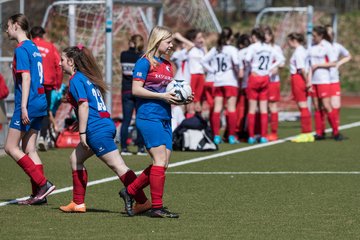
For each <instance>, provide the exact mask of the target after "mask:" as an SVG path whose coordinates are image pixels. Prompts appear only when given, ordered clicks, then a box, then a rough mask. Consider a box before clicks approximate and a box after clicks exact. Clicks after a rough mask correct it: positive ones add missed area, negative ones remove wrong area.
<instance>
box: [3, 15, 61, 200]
mask: <svg viewBox="0 0 360 240" xmlns="http://www.w3.org/2000/svg"><path fill="white" fill-rule="evenodd" d="M29 31H30V27H29V21H28V19H27V18H26V16H25V15H23V14H16V15H13V16H11V17H10V18H9V19H8V21H7V27H6V33H7V34H8V36H9V39H10V40H15V41H16V42H17V43H18V45H17V47H16V48H15V51H14V60H13V65H12V66H13V77H14V82H15V84H14V85H15V107H14V113H13V116H12V118H11V121H10V126H9V132H8V135H7V138H6V142H5V152H6V153H7V154H8V155H9V156H11V157H12V158H13V159H14V160H15V161H16V162H17V164H19V166H20V167H21V168H22V169H23V170H24V172H25V173H26V174H27V175H28V176H29V177H30V179H31V184H32V195H31V196H30V197H29V198H28V199H26V200H24V201H19V202H18V203H19V204H29V205H37V204H43V203H46V202H47V200H46V196H47V195H49V194H50V193H51V192H52V191H53V190H54V189H55V186H54V185H53V184H52V183H51V182H49V181H48V180H47V179H46V178H45V176H44V170H43V165H42V162H41V160H40V157H39V155H38V153H37V152H36V139H37V134H38V131H39V130H40V128H41V121H42V119H43V117H44V116H46V115H47V112H46V109H47V103H46V97H45V90H44V87H43V83H44V72H43V67H42V60H41V54H40V52H39V50H38V48H37V47H36V46H35V44H34V43H33V42H32V41H30V40H29V37H30V34H29ZM20 142H21V149H19V144H20Z"/></svg>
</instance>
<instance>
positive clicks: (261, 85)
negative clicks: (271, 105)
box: [245, 28, 282, 144]
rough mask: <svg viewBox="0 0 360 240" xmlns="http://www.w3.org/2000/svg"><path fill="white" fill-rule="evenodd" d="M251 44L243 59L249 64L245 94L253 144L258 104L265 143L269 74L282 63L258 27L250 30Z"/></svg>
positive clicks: (262, 141) (273, 72)
mask: <svg viewBox="0 0 360 240" xmlns="http://www.w3.org/2000/svg"><path fill="white" fill-rule="evenodd" d="M251 39H252V42H253V44H251V45H250V46H249V47H248V51H247V53H246V57H245V61H246V62H248V63H249V64H250V66H251V74H250V77H249V82H248V90H247V95H248V99H249V114H248V128H249V138H248V143H249V144H254V143H255V142H256V139H255V113H256V109H257V107H258V105H259V109H260V126H261V137H260V143H267V142H268V139H267V128H268V95H269V81H270V78H269V76H270V75H271V74H275V72H276V68H277V67H278V66H279V65H280V64H281V63H282V59H281V56H279V54H277V52H275V51H274V49H273V48H272V47H271V46H270V45H269V44H267V43H265V33H264V31H263V30H262V29H260V28H254V29H253V30H252V31H251Z"/></svg>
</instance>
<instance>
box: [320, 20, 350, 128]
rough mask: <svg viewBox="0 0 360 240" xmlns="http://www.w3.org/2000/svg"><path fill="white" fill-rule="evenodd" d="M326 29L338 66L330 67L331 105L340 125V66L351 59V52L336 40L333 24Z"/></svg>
mask: <svg viewBox="0 0 360 240" xmlns="http://www.w3.org/2000/svg"><path fill="white" fill-rule="evenodd" d="M326 30H327V33H328V35H329V36H330V39H331V41H330V43H331V45H332V47H333V52H334V55H335V61H336V67H332V68H330V75H331V77H330V81H331V83H330V88H331V97H330V98H331V106H332V107H333V111H334V112H335V115H336V122H337V123H338V125H340V107H341V85H340V74H339V68H340V66H342V65H343V64H345V63H347V62H348V61H350V60H351V54H350V53H349V51H348V50H347V49H346V48H345V47H344V46H343V45H341V44H340V43H337V42H335V41H334V31H333V29H332V27H331V26H329V25H328V26H326Z"/></svg>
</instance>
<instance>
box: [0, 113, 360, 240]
mask: <svg viewBox="0 0 360 240" xmlns="http://www.w3.org/2000/svg"><path fill="white" fill-rule="evenodd" d="M359 121H360V109H344V110H342V125H347V124H351V123H357V125H356V124H353V125H348V127H349V128H348V129H345V130H342V133H343V134H344V135H345V136H346V137H347V139H346V140H344V141H343V142H335V141H334V140H332V139H327V140H325V141H319V142H315V143H305V144H295V143H290V142H288V141H282V140H280V141H278V142H275V143H270V144H266V145H255V146H251V147H250V145H248V144H245V143H241V144H239V145H228V144H222V145H220V151H218V152H208V153H198V152H174V154H173V157H172V163H174V164H172V165H171V167H170V168H169V169H168V172H167V181H166V187H165V196H164V202H165V206H168V207H169V209H171V210H172V211H174V212H177V213H179V214H180V218H179V219H153V218H150V217H148V215H147V214H144V215H141V216H135V217H132V218H130V217H127V216H126V215H124V214H121V211H122V210H123V208H124V206H123V202H122V200H121V199H120V198H119V196H118V191H119V190H120V188H121V187H122V185H121V183H120V181H118V180H116V178H114V174H113V173H112V172H111V170H110V169H108V168H107V167H106V166H105V164H103V163H102V162H101V161H100V160H98V159H96V158H91V159H89V160H88V162H87V168H88V172H89V183H90V182H93V181H96V180H99V181H98V182H94V183H93V185H91V186H89V187H88V189H87V195H86V199H85V202H86V204H87V213H85V214H65V213H62V212H60V211H59V210H58V208H59V206H60V205H63V204H67V203H68V202H69V201H70V200H71V197H72V192H71V189H69V188H68V187H70V186H71V185H72V179H71V170H70V167H69V160H68V158H69V157H68V156H69V154H70V152H71V149H66V150H63V149H62V150H59V149H58V150H51V151H48V152H45V153H40V156H41V158H42V159H43V162H44V165H45V173H46V176H47V177H48V178H49V179H50V180H51V181H52V182H53V183H54V184H55V185H56V186H57V190H58V191H56V192H55V193H54V194H52V195H51V196H49V197H48V205H45V206H17V205H13V204H6V202H8V201H9V200H11V199H14V198H21V197H25V196H26V195H28V194H29V191H30V183H29V180H28V177H27V176H26V175H25V174H24V173H23V172H22V170H21V169H20V168H19V167H18V166H17V165H16V164H15V162H14V161H13V160H11V159H10V158H9V157H7V156H3V157H0V169H1V174H0V202H1V203H0V213H1V214H0V219H1V221H0V224H1V226H0V229H1V230H0V231H1V237H0V238H1V239H115V238H117V239H358V238H359V235H360V229H359V222H360V214H359V213H360V211H359V198H360V189H359V187H358V186H359V185H358V184H359V182H360V161H359V160H360V157H359V156H360V155H359V153H358V152H357V150H358V147H359V143H360V127H359ZM298 131H299V123H298V122H285V123H281V124H280V136H281V137H282V138H286V137H289V136H293V135H295V134H296V133H297V132H298ZM328 136H329V134H328ZM214 154H217V155H215V156H214ZM124 158H125V160H126V163H127V164H128V166H129V167H131V168H132V169H134V170H135V171H139V170H141V169H143V168H144V167H145V166H147V165H148V164H149V159H150V158H149V157H148V156H147V157H144V156H125V157H124ZM104 179H105V180H104ZM114 179H115V180H114ZM147 194H148V191H147ZM148 195H149V194H148Z"/></svg>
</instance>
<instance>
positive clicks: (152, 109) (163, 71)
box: [133, 57, 173, 120]
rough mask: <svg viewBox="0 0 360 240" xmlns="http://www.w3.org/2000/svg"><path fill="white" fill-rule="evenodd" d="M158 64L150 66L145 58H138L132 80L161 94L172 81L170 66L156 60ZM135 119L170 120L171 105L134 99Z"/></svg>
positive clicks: (158, 101) (151, 100)
mask: <svg viewBox="0 0 360 240" xmlns="http://www.w3.org/2000/svg"><path fill="white" fill-rule="evenodd" d="M155 59H156V61H157V62H158V64H157V65H156V66H151V65H150V61H149V60H148V59H147V58H140V59H139V60H138V61H137V62H136V64H135V68H134V73H133V80H134V81H143V82H144V88H145V89H147V90H149V91H152V92H158V93H163V92H165V91H166V86H167V85H168V84H169V83H170V82H171V81H172V79H173V73H172V68H171V64H170V63H169V62H168V61H166V60H165V59H162V58H156V57H155ZM136 117H137V118H142V119H164V120H169V119H171V105H170V104H169V103H167V102H165V101H163V100H160V99H147V98H140V97H139V98H137V99H136Z"/></svg>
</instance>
